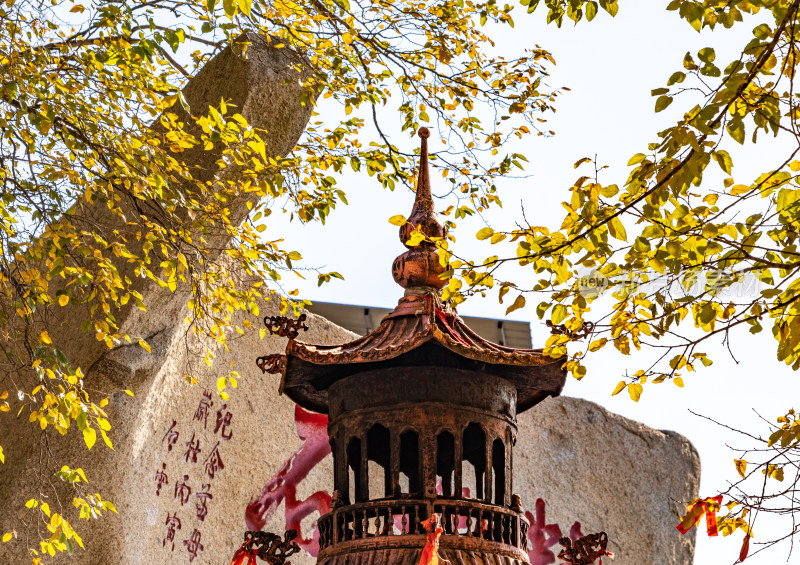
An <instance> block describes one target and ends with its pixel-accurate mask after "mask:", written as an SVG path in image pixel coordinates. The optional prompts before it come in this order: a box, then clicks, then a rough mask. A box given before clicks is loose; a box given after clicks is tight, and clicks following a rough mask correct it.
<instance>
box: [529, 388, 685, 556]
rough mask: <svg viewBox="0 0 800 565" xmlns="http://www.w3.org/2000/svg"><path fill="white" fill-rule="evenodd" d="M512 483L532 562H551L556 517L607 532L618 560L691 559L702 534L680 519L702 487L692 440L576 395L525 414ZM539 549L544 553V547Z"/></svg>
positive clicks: (567, 524)
mask: <svg viewBox="0 0 800 565" xmlns="http://www.w3.org/2000/svg"><path fill="white" fill-rule="evenodd" d="M518 423H519V435H518V439H517V445H516V447H515V449H514V459H515V460H514V468H515V474H514V490H515V491H516V492H518V493H519V494H520V496H521V497H522V503H523V505H524V506H525V507H526V508H527V509H528V510H529V512H530V513H531V514H530V515H528V519H529V520H531V522H532V526H531V530H533V531H536V532H541V533H539V534H534V536H538V537H537V540H533V539H532V540H531V541H532V542H533V545H534V547H533V548H532V550H531V552H532V553H534V555H531V565H545V564H546V563H553V562H554V561H552V560H549V559H550V555H551V554H552V555H554V556H555V555H558V552H559V550H560V549H561V547H560V546H559V545H558V537H559V536H558V535H557V534H556V532H555V529H554V528H553V529H550V528H551V525H552V524H558V525H559V527H560V529H561V533H562V534H563V535H564V536H567V535H569V534H570V532H571V531H572V530H573V528H575V525H576V524H579V526H578V527H579V529H580V531H581V532H582V533H583V534H584V535H586V534H590V533H594V532H599V531H605V532H607V533H608V537H609V551H612V552H614V553H615V554H616V557H615V559H614V561H613V563H615V564H616V565H627V564H631V565H633V564H643V563H647V564H653V565H667V564H671V565H672V564H674V565H677V564H679V563H680V564H687V565H688V564H689V563H691V562H692V556H693V554H694V536H693V535H692V534H691V533H690V534H687V535H686V536H682V535H681V534H680V533H679V532H678V530H676V529H675V525H676V524H678V523H679V522H680V517H681V516H682V515H683V512H684V510H685V502H686V501H689V500H691V499H692V498H694V497H695V496H697V490H698V487H699V483H700V460H699V458H698V455H697V452H696V451H695V449H694V447H693V446H692V444H691V443H689V441H688V440H687V439H686V438H684V437H682V436H680V435H678V434H677V433H675V432H666V431H658V430H654V429H652V428H648V427H647V426H645V425H643V424H640V423H639V422H635V421H633V420H628V419H627V418H623V417H622V416H618V415H616V414H612V413H611V412H609V411H608V410H606V409H605V408H603V407H601V406H598V405H597V404H594V403H593V402H588V401H586V400H579V399H575V398H568V397H559V398H549V399H547V400H545V401H544V402H542V403H541V404H539V405H538V406H536V407H534V408H532V409H531V410H529V411H528V412H525V413H524V414H522V415H521V416H520V417H519V421H518ZM536 552H540V553H539V555H536Z"/></svg>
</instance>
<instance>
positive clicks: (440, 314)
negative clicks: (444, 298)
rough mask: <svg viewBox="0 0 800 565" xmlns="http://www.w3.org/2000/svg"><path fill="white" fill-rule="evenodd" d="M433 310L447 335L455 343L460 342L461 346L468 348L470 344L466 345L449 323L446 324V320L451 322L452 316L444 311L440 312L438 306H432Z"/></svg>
mask: <svg viewBox="0 0 800 565" xmlns="http://www.w3.org/2000/svg"><path fill="white" fill-rule="evenodd" d="M433 308H434V312H435V313H436V317H437V318H439V321H440V322H441V323H442V325H443V326H444V328H445V329H446V330H447V333H449V334H450V337H452V338H453V339H455V340H456V341H458V342H460V343H461V344H463V345H466V346H467V347H470V344H469V343H467V342H466V341H464V339H463V338H462V337H461V336H460V335H458V333H457V332H456V331H455V330H454V329H453V328H452V327H451V326H450V323H449V322H448V318H449V319H450V320H452V319H453V315H452V314H448V313H447V312H445V311H444V310H442V309H441V308H439V307H438V306H434V307H433Z"/></svg>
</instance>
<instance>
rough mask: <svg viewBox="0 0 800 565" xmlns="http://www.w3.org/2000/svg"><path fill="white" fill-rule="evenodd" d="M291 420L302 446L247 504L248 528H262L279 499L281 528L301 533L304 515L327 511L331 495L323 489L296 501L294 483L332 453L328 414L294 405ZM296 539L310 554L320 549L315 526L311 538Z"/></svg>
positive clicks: (314, 553) (298, 481) (274, 509)
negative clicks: (283, 523) (329, 440)
mask: <svg viewBox="0 0 800 565" xmlns="http://www.w3.org/2000/svg"><path fill="white" fill-rule="evenodd" d="M294 423H295V429H296V430H297V435H298V437H299V438H300V439H301V440H303V445H301V446H300V449H298V450H297V451H296V452H295V453H294V454H293V455H292V456H291V457H289V459H287V460H286V462H285V463H284V464H283V466H282V467H281V468H280V470H279V471H278V472H277V473H276V474H275V475H274V476H273V477H272V478H271V479H270V480H269V482H268V483H267V484H266V486H265V487H264V488H263V490H262V491H261V494H260V495H259V497H258V498H257V499H256V500H254V501H252V502H251V503H250V504H248V505H247V509H246V510H245V516H244V519H245V524H246V525H247V529H248V530H261V529H262V528H263V527H264V525H265V524H266V523H267V522H268V521H269V519H270V518H271V517H272V516H273V514H275V512H276V510H277V509H278V506H279V505H280V503H281V502H283V503H284V517H285V520H286V526H285V528H284V529H287V530H289V529H295V530H297V531H298V532H302V530H301V528H300V523H301V522H302V520H303V518H305V517H306V516H309V515H311V514H313V513H314V512H319V514H324V513H325V512H327V511H328V506H329V505H330V502H331V495H330V494H328V493H327V492H325V491H317V492H315V493H314V494H312V495H311V496H309V497H308V498H306V499H305V500H297V485H298V484H300V482H301V481H302V480H303V479H305V478H306V476H308V473H309V472H310V471H311V469H313V468H314V467H315V466H316V465H317V464H318V463H319V462H320V461H322V460H323V459H325V457H326V456H327V455H328V454H329V453H330V452H331V446H330V444H329V443H328V417H327V416H325V415H324V414H314V413H312V412H308V411H306V410H303V409H302V408H300V407H299V406H296V407H295V410H294ZM295 541H296V542H297V545H299V546H300V547H301V548H302V549H304V550H305V551H307V552H308V553H309V554H311V555H312V556H316V555H317V553H318V552H319V532H318V531H317V530H316V528H315V529H314V532H313V534H312V535H311V537H310V538H303V537H302V535H301V537H299V538H298V539H296V540H295Z"/></svg>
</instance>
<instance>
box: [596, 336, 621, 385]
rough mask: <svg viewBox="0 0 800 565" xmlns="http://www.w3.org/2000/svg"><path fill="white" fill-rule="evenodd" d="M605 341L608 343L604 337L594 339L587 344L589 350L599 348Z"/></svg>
mask: <svg viewBox="0 0 800 565" xmlns="http://www.w3.org/2000/svg"><path fill="white" fill-rule="evenodd" d="M606 343H608V340H607V339H606V338H604V337H602V338H600V339H596V340H594V341H593V342H592V343H590V344H589V351H597V350H598V349H601V348H602V347H603V346H604V345H605V344H606ZM620 390H621V389H620Z"/></svg>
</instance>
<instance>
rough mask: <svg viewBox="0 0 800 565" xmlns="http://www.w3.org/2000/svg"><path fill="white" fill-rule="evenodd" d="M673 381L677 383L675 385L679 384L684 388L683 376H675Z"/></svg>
mask: <svg viewBox="0 0 800 565" xmlns="http://www.w3.org/2000/svg"><path fill="white" fill-rule="evenodd" d="M672 382H673V383H675V386H679V387H681V388H683V379H682V378H680V377H675V378H674V379H672Z"/></svg>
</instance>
